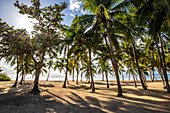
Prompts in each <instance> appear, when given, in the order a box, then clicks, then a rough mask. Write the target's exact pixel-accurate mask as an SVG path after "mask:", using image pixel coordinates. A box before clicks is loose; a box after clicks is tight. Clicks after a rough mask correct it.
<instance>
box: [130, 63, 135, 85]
mask: <svg viewBox="0 0 170 113" xmlns="http://www.w3.org/2000/svg"><path fill="white" fill-rule="evenodd" d="M130 67H131V69H132V77H133V81H134V85H135V87H137V85H136V80H135V76H134V74H133V67H132V63H131V66H130Z"/></svg>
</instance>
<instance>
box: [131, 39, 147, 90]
mask: <svg viewBox="0 0 170 113" xmlns="http://www.w3.org/2000/svg"><path fill="white" fill-rule="evenodd" d="M131 43H132V48H133V54H134V57H135V60H136V65H137V68H138V72H139V77H140V82H141V84H142V87H143V89H144V90H147V87H146V85H145V84H144V81H143V79H142V78H143V77H142V74H141V71H140V68H139V63H138V57H137V55H136V51H135V46H134V44H133V42H131Z"/></svg>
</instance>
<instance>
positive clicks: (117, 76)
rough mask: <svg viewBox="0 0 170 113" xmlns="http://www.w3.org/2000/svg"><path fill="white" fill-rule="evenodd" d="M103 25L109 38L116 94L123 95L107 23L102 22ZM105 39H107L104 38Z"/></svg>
mask: <svg viewBox="0 0 170 113" xmlns="http://www.w3.org/2000/svg"><path fill="white" fill-rule="evenodd" d="M104 25H105V28H106V32H107V37H108V40H109V43H110V52H109V53H110V54H109V55H110V57H111V62H112V65H113V66H114V70H115V74H116V79H117V86H118V95H117V96H123V94H122V93H123V91H122V88H121V85H120V79H119V74H118V67H117V61H116V59H115V55H114V51H113V44H112V40H111V37H110V32H109V30H108V28H107V25H106V23H104ZM105 41H107V40H105Z"/></svg>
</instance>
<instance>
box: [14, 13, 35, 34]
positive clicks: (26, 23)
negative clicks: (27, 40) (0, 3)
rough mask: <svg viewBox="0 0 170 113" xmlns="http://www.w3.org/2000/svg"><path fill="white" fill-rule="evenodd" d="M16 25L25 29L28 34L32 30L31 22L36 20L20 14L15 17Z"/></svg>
mask: <svg viewBox="0 0 170 113" xmlns="http://www.w3.org/2000/svg"><path fill="white" fill-rule="evenodd" d="M16 20H17V22H16V27H17V28H19V29H20V28H23V29H26V30H27V31H28V32H29V34H31V31H33V23H37V20H35V19H32V18H28V16H27V15H20V17H18V18H16Z"/></svg>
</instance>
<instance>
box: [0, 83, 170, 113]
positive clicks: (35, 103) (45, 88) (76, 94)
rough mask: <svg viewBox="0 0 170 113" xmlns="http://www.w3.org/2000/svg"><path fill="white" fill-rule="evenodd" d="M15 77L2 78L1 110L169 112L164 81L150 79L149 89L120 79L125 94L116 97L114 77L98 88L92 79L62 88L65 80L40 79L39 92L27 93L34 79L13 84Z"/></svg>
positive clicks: (8, 112)
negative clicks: (5, 79)
mask: <svg viewBox="0 0 170 113" xmlns="http://www.w3.org/2000/svg"><path fill="white" fill-rule="evenodd" d="M13 83H14V81H9V82H0V113H170V94H168V93H166V89H163V85H162V82H161V81H157V82H147V85H148V89H149V90H147V91H144V90H142V87H141V86H140V83H138V87H137V88H135V87H134V84H133V82H132V81H121V84H122V88H123V91H124V93H123V95H124V97H117V96H116V95H117V86H116V82H115V81H109V83H110V88H106V82H105V81H96V82H95V87H96V92H95V93H91V89H89V86H90V83H88V82H86V81H83V82H79V85H77V84H76V83H75V82H72V81H70V82H69V85H68V84H67V88H62V84H63V82H62V81H48V82H46V81H40V90H41V93H40V95H33V94H30V93H28V91H30V90H31V89H32V87H33V84H32V81H26V83H24V84H23V85H18V86H17V87H16V88H11V86H12V84H13Z"/></svg>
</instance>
